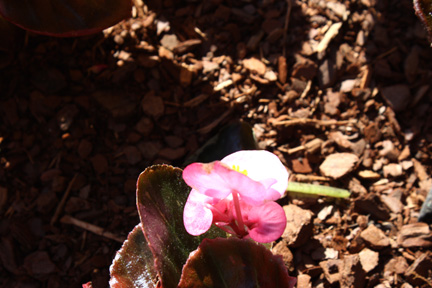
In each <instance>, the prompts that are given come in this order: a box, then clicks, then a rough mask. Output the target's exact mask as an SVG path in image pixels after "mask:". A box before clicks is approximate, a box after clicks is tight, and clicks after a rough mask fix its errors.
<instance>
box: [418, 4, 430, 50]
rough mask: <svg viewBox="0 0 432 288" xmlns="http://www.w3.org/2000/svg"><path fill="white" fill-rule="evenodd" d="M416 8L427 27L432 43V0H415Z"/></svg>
mask: <svg viewBox="0 0 432 288" xmlns="http://www.w3.org/2000/svg"><path fill="white" fill-rule="evenodd" d="M414 10H415V13H416V15H417V16H418V17H419V18H420V20H421V21H422V22H423V25H424V26H425V27H426V29H427V31H428V33H429V41H430V42H431V43H432V0H414Z"/></svg>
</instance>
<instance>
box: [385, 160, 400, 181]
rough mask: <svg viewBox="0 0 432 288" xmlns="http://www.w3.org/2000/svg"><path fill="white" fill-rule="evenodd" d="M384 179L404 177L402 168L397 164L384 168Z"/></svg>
mask: <svg viewBox="0 0 432 288" xmlns="http://www.w3.org/2000/svg"><path fill="white" fill-rule="evenodd" d="M383 173H384V177H386V178H387V177H389V176H391V177H399V176H401V175H402V173H403V170H402V166H401V165H399V164H396V163H390V164H388V165H385V166H384V167H383Z"/></svg>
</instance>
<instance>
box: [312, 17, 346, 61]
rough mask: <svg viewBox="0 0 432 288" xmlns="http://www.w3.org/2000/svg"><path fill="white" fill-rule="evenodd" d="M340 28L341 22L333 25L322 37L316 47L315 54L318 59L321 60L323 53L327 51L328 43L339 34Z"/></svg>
mask: <svg viewBox="0 0 432 288" xmlns="http://www.w3.org/2000/svg"><path fill="white" fill-rule="evenodd" d="M341 27H342V22H338V23H334V24H332V25H331V26H330V28H329V29H328V31H327V32H326V34H325V35H324V37H323V39H322V40H321V42H320V43H319V44H318V46H317V47H316V50H315V52H317V53H318V58H319V59H322V58H323V57H324V53H323V52H324V51H325V50H326V49H327V47H328V45H329V44H330V41H331V40H332V39H333V38H334V37H335V36H336V35H337V34H338V33H339V29H340V28H341Z"/></svg>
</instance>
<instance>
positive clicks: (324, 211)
mask: <svg viewBox="0 0 432 288" xmlns="http://www.w3.org/2000/svg"><path fill="white" fill-rule="evenodd" d="M333 208H334V207H333V205H330V206H325V207H324V208H323V209H321V211H320V212H319V213H318V215H317V218H318V219H320V220H321V221H324V220H325V219H326V218H327V217H328V216H329V215H330V214H331V213H333Z"/></svg>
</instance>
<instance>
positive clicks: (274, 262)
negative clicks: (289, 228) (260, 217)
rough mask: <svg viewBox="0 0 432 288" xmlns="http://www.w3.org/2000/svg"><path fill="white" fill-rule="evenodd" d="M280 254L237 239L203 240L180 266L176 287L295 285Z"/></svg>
mask: <svg viewBox="0 0 432 288" xmlns="http://www.w3.org/2000/svg"><path fill="white" fill-rule="evenodd" d="M295 282H296V279H295V278H293V277H290V276H289V275H288V272H287V269H286V267H285V265H284V263H283V261H282V257H281V256H276V255H273V254H272V253H271V252H270V251H269V250H268V249H266V248H265V247H264V246H262V245H260V244H257V243H255V242H253V241H250V240H244V239H243V240H242V239H238V238H229V239H221V238H217V239H211V240H209V239H205V240H204V241H203V242H202V243H201V245H200V246H199V247H198V249H197V250H196V251H195V252H194V253H193V254H191V257H190V258H189V259H188V261H187V262H186V265H185V266H184V268H183V274H182V278H181V280H180V283H179V286H178V287H179V288H186V287H187V288H189V287H218V288H225V287H226V288H232V287H236V288H246V287H247V288H249V287H250V288H252V287H284V288H290V287H294V284H295Z"/></svg>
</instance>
